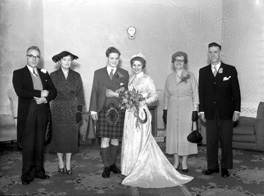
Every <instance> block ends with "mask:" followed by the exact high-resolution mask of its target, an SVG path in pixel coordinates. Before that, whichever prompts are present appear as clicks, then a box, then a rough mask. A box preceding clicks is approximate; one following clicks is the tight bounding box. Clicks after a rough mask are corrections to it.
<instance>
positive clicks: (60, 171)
mask: <svg viewBox="0 0 264 196" xmlns="http://www.w3.org/2000/svg"><path fill="white" fill-rule="evenodd" d="M58 173H61V174H63V173H64V167H63V168H60V166H58Z"/></svg>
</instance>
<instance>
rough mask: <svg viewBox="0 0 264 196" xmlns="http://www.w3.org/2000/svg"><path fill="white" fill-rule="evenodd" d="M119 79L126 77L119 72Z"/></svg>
mask: <svg viewBox="0 0 264 196" xmlns="http://www.w3.org/2000/svg"><path fill="white" fill-rule="evenodd" d="M116 77H117V78H123V77H124V75H123V74H121V73H120V72H119V71H118V72H117V76H116Z"/></svg>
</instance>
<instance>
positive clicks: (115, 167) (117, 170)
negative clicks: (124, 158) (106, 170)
mask: <svg viewBox="0 0 264 196" xmlns="http://www.w3.org/2000/svg"><path fill="white" fill-rule="evenodd" d="M110 171H112V172H113V173H115V174H121V171H120V169H119V168H118V167H117V166H116V165H115V164H113V165H111V166H110Z"/></svg>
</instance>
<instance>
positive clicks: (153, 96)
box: [146, 77, 158, 104]
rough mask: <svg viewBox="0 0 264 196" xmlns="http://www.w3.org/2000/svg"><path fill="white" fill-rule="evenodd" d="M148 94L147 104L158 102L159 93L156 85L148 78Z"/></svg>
mask: <svg viewBox="0 0 264 196" xmlns="http://www.w3.org/2000/svg"><path fill="white" fill-rule="evenodd" d="M146 87H147V88H146V92H147V94H148V95H147V97H146V104H151V103H153V102H155V101H157V100H158V93H157V90H156V87H155V84H154V82H153V80H152V79H151V78H150V77H148V78H147V81H146Z"/></svg>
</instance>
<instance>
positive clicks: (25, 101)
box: [13, 66, 57, 142]
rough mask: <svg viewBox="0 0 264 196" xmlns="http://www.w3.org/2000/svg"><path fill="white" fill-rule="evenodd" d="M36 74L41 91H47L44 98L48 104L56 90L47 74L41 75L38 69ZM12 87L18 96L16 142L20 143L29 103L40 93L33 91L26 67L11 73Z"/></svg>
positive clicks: (54, 95)
mask: <svg viewBox="0 0 264 196" xmlns="http://www.w3.org/2000/svg"><path fill="white" fill-rule="evenodd" d="M38 73H39V76H40V79H41V82H42V86H43V90H48V91H49V95H48V97H46V99H47V101H48V102H49V101H51V100H52V99H54V98H55V97H56V95H57V90H56V88H55V86H54V85H53V83H52V81H51V78H50V76H49V74H48V72H47V73H43V72H42V71H40V69H38ZM13 86H14V89H15V92H16V94H17V96H18V119H17V132H18V136H17V137H18V138H17V141H18V142H20V141H21V139H22V135H23V130H24V128H25V123H26V119H27V115H28V111H29V106H30V102H31V100H32V99H33V98H34V97H40V96H41V91H40V90H34V87H33V81H32V78H31V74H30V70H29V69H28V68H27V66H25V67H24V68H22V69H19V70H15V71H14V72H13ZM47 107H48V104H47Z"/></svg>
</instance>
